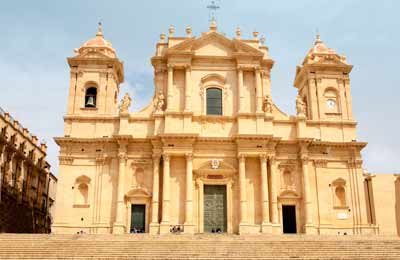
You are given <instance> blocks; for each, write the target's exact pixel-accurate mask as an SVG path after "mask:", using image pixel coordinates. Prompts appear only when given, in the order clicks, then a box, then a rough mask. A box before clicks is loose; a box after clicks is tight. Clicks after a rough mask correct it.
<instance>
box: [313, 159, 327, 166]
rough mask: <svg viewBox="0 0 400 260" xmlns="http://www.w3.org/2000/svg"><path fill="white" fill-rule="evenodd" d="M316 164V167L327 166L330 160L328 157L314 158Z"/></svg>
mask: <svg viewBox="0 0 400 260" xmlns="http://www.w3.org/2000/svg"><path fill="white" fill-rule="evenodd" d="M314 165H315V167H316V168H326V167H327V165H328V160H326V159H316V160H314Z"/></svg>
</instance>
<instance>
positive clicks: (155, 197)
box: [53, 22, 378, 234]
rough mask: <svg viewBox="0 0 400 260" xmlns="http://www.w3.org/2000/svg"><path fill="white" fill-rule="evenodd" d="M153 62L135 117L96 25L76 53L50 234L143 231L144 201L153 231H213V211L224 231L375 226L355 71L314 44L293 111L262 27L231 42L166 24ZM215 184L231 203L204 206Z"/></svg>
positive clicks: (212, 32)
mask: <svg viewBox="0 0 400 260" xmlns="http://www.w3.org/2000/svg"><path fill="white" fill-rule="evenodd" d="M151 62H152V65H153V67H154V84H155V94H154V97H153V99H152V101H151V102H150V104H149V105H148V106H146V107H145V108H143V109H142V110H140V111H138V112H134V113H131V112H129V106H130V105H131V103H132V102H134V101H135V100H133V101H132V99H131V98H130V97H129V95H125V96H124V98H123V99H122V100H121V102H120V103H118V100H117V96H118V95H119V92H120V87H119V86H120V84H121V83H122V82H123V81H124V70H123V63H122V62H121V61H120V60H119V59H118V58H117V56H116V52H115V50H114V49H113V47H112V45H111V44H110V43H109V42H108V41H106V40H105V39H104V36H103V32H102V28H101V26H100V27H99V31H98V33H97V34H96V38H94V39H91V40H89V41H87V42H86V43H85V44H83V45H82V46H81V47H80V48H79V49H76V55H75V56H74V57H71V58H68V63H69V65H70V68H71V78H70V87H69V97H68V108H67V114H66V116H65V117H64V122H65V124H64V132H65V133H64V136H63V137H57V138H55V140H56V142H57V144H58V145H59V146H60V172H59V186H58V197H57V207H56V218H55V223H54V229H53V230H54V232H57V233H76V232H79V231H81V230H82V231H84V232H86V233H115V234H119V233H129V232H136V231H137V230H136V229H135V228H133V225H134V224H132V223H136V222H135V221H137V219H134V217H133V216H137V215H135V214H137V213H138V212H135V211H134V210H133V206H135V205H136V206H140V205H141V206H143V208H142V209H141V211H140V212H139V213H140V214H143V215H142V217H143V223H145V224H144V227H143V228H144V230H143V231H145V232H149V233H152V234H159V233H160V234H163V233H169V232H170V231H171V228H173V227H174V228H176V229H178V228H179V230H181V231H182V230H183V232H185V233H203V232H210V230H204V229H205V227H209V225H212V223H211V221H210V217H209V216H210V214H211V215H212V214H216V215H215V216H223V217H226V220H224V221H225V222H224V225H226V230H225V229H224V230H222V231H226V232H228V233H239V234H245V233H259V232H262V233H272V234H279V233H283V232H285V233H286V232H296V233H307V234H338V233H341V234H344V233H346V234H371V233H374V234H375V233H377V232H378V226H377V225H376V223H373V222H371V221H370V220H369V218H368V216H367V215H368V214H367V204H366V201H367V200H366V199H367V198H366V195H365V194H366V193H365V190H364V176H363V170H362V158H361V154H360V151H361V150H362V149H363V148H364V147H365V146H366V143H365V142H360V141H358V140H357V138H356V125H357V123H356V121H355V120H354V118H353V113H352V100H351V93H350V77H349V74H350V72H351V70H352V66H351V65H349V64H348V63H347V61H346V58H345V57H344V56H342V55H339V54H337V53H336V52H335V51H334V50H332V49H330V48H328V47H326V45H325V44H324V43H323V42H322V41H321V39H320V38H319V36H318V37H317V39H316V41H315V44H314V46H313V47H312V48H311V49H310V51H309V52H308V53H307V55H306V57H305V59H304V61H303V63H302V64H301V65H300V66H298V67H297V70H296V77H295V82H294V85H295V87H296V88H297V90H298V97H297V99H296V100H293V106H296V109H297V115H288V114H286V113H284V112H282V111H281V110H280V109H279V108H278V107H277V106H276V105H275V104H274V102H273V100H272V97H271V78H270V75H271V69H272V67H273V64H274V61H273V60H272V59H271V57H270V56H269V50H268V47H267V46H266V45H265V44H264V41H263V40H260V39H259V37H258V33H257V32H254V33H253V39H242V33H241V30H240V29H239V28H238V29H237V30H236V37H234V38H233V39H229V38H227V37H226V36H224V35H223V34H221V33H219V32H218V31H217V26H216V24H215V22H212V23H211V25H210V29H209V31H208V32H205V33H202V35H201V36H200V37H194V36H193V35H192V29H191V28H190V27H188V28H187V29H186V36H184V37H178V36H175V29H174V27H172V26H171V27H170V28H169V35H168V37H167V36H166V35H164V34H162V35H161V36H160V41H159V42H158V43H157V45H156V51H155V55H154V57H152V59H151ZM212 185H223V187H225V188H224V190H225V193H224V194H222V195H221V196H224V198H226V199H225V203H222V204H221V203H219V204H218V206H215V209H213V210H212V211H207V212H205V211H206V210H208V208H210V207H211V208H212V207H213V206H212V205H211V204H212V203H211V204H209V203H207V201H208V199H207V200H205V197H207V198H209V196H214V195H215V196H216V197H215V198H217V197H218V196H219V195H218V194H217V193H215V194H213V193H212V194H210V193H208V191H206V190H212V189H211V188H209V186H212ZM206 186H207V189H206ZM205 191H206V192H205ZM216 204H217V203H216ZM132 205H133V206H132ZM140 214H139V215H140ZM213 216H214V215H213ZM218 220H220V219H218ZM135 225H136V224H135ZM218 228H225V227H221V226H216V229H214V230H212V231H211V232H217V230H218Z"/></svg>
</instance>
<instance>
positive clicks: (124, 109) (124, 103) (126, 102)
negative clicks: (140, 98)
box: [118, 93, 132, 114]
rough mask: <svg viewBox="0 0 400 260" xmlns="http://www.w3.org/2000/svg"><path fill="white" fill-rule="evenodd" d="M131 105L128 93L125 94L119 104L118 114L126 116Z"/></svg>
mask: <svg viewBox="0 0 400 260" xmlns="http://www.w3.org/2000/svg"><path fill="white" fill-rule="evenodd" d="M131 104H132V98H131V97H130V96H129V94H128V93H125V95H124V97H123V98H122V100H121V103H120V104H119V107H118V108H119V113H120V114H126V113H128V112H129V111H128V110H129V107H130V106H131Z"/></svg>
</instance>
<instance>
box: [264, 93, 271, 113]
mask: <svg viewBox="0 0 400 260" xmlns="http://www.w3.org/2000/svg"><path fill="white" fill-rule="evenodd" d="M263 105H264V112H265V113H269V114H270V113H272V98H271V96H270V95H266V96H265V97H264V104H263Z"/></svg>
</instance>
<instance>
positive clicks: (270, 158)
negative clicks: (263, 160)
mask: <svg viewBox="0 0 400 260" xmlns="http://www.w3.org/2000/svg"><path fill="white" fill-rule="evenodd" d="M268 160H269V161H270V162H271V163H275V161H276V156H275V155H274V154H270V155H268Z"/></svg>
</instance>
